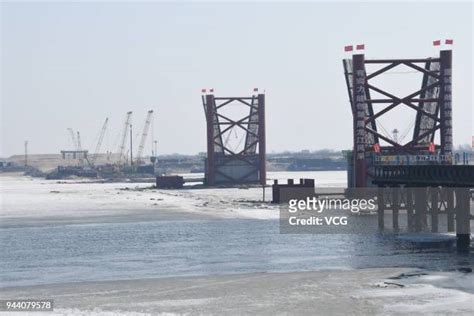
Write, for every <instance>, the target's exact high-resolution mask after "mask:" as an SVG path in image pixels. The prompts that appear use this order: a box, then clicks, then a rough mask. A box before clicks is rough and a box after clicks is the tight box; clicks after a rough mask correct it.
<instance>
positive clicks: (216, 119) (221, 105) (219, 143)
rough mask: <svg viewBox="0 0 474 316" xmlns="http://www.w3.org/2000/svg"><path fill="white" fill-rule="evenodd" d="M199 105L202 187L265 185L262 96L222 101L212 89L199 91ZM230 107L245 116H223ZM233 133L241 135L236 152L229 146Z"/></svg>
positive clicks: (255, 91) (228, 98)
mask: <svg viewBox="0 0 474 316" xmlns="http://www.w3.org/2000/svg"><path fill="white" fill-rule="evenodd" d="M202 103H203V106H204V112H205V114H206V122H207V157H206V162H205V180H204V182H205V184H206V185H209V186H212V185H238V184H261V185H265V183H266V166H265V161H266V148H265V147H266V145H265V94H259V93H258V90H257V89H254V92H253V94H252V95H251V96H248V97H221V96H215V95H214V90H213V89H211V90H209V92H208V91H207V90H202ZM229 107H231V108H232V107H241V108H242V107H243V111H241V113H244V114H243V115H242V116H239V115H237V116H238V117H235V116H236V115H235V113H234V115H232V116H231V115H228V114H225V113H224V112H225V110H226V109H228V108H229ZM236 129H237V130H239V131H240V132H242V133H240V137H239V139H238V140H237V142H238V144H241V146H240V147H239V146H237V147H239V148H236V147H233V146H231V145H230V144H229V142H228V140H229V138H230V137H229V136H231V133H233V131H234V132H235V130H236ZM235 135H236V137H237V134H235Z"/></svg>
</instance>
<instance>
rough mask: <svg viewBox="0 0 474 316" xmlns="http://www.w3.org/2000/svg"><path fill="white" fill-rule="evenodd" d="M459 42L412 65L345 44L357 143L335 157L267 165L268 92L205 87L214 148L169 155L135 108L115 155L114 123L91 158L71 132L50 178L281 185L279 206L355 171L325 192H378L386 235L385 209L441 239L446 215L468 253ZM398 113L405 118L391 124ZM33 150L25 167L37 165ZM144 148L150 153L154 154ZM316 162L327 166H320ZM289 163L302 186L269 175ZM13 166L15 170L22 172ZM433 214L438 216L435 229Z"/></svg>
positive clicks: (159, 184)
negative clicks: (109, 141)
mask: <svg viewBox="0 0 474 316" xmlns="http://www.w3.org/2000/svg"><path fill="white" fill-rule="evenodd" d="M441 42H442V41H441V40H437V41H434V42H433V46H434V47H435V48H437V47H440V46H441ZM452 44H453V41H452V40H450V39H447V40H445V41H443V47H442V48H440V49H438V50H437V52H438V55H437V56H430V57H422V58H420V57H418V56H416V57H413V58H403V59H397V58H381V59H375V58H366V56H365V45H364V44H358V45H348V46H346V47H344V53H345V58H344V59H343V60H342V65H343V68H342V70H343V71H342V74H343V76H344V79H345V83H346V87H345V89H346V91H347V93H348V100H349V102H348V105H347V108H348V111H350V113H351V114H352V122H351V123H352V127H353V128H352V139H353V146H352V149H349V150H344V151H341V152H340V153H339V156H337V155H336V156H334V153H329V154H327V155H326V156H324V157H323V158H322V159H321V158H318V159H319V160H317V159H316V160H315V159H314V158H313V159H308V158H307V157H308V154H309V152H308V153H306V156H305V155H302V156H300V157H302V158H298V157H297V156H294V155H293V156H291V155H290V156H289V157H288V156H278V155H276V156H275V155H273V156H272V157H271V158H268V157H267V149H266V136H267V133H271V131H267V130H266V115H267V114H268V113H271V105H270V106H268V107H267V105H266V95H265V93H262V92H259V89H258V88H254V89H253V91H252V92H251V93H250V94H249V95H247V96H221V95H216V94H215V92H214V89H207V88H206V89H202V90H201V104H202V107H203V112H204V115H203V118H202V120H203V123H205V126H206V129H205V131H206V133H205V135H202V137H203V138H205V140H206V151H205V152H203V153H202V154H199V155H197V156H175V157H166V156H162V155H161V156H160V155H159V148H158V141H157V138H160V137H166V135H158V137H156V135H154V127H153V126H154V124H155V122H154V111H153V110H149V111H148V112H147V113H146V117H145V119H144V122H143V123H142V125H141V126H139V127H138V128H137V127H136V125H134V124H132V115H133V113H132V112H131V111H129V112H127V113H126V114H125V118H124V119H123V123H122V125H121V129H120V131H119V133H117V135H116V136H115V137H116V141H115V143H114V144H113V145H112V146H110V147H109V148H107V149H104V146H103V143H104V138H105V135H106V133H107V130H108V126H109V118H105V120H104V121H103V124H102V126H101V128H100V129H99V133H98V136H97V138H96V141H95V143H94V145H93V146H91V147H92V148H94V150H93V151H92V152H90V151H89V150H88V149H86V148H85V147H84V146H83V142H82V140H81V133H80V131H78V130H74V129H73V128H68V129H67V134H68V138H69V142H70V145H69V146H70V147H69V148H67V149H63V150H61V151H60V159H61V160H60V162H59V164H58V165H57V166H55V167H54V169H53V170H52V171H49V172H48V173H46V174H41V175H42V176H45V178H46V179H71V178H91V179H97V180H99V181H117V182H121V181H132V182H149V183H154V184H155V186H154V188H157V189H185V188H188V189H189V188H204V189H205V188H243V187H244V188H262V189H263V197H262V199H263V201H265V188H266V187H267V186H269V185H272V193H273V196H272V198H271V201H272V202H273V203H276V204H278V203H286V202H288V200H290V199H292V198H304V197H311V196H321V194H319V195H318V193H317V189H316V187H317V186H318V179H317V178H316V179H315V178H311V174H308V173H306V172H310V171H311V170H315V171H318V170H346V174H347V185H346V187H345V188H344V190H343V191H341V190H340V189H337V190H335V191H334V192H326V194H328V195H331V196H347V197H351V198H354V197H357V195H360V194H361V192H362V191H363V190H367V189H372V191H370V192H371V193H370V194H371V195H373V196H377V201H378V203H379V205H378V214H379V228H380V229H381V230H383V229H384V227H385V224H384V219H385V213H384V212H385V211H386V210H390V212H391V214H392V215H393V218H392V220H391V225H392V226H393V227H392V228H393V229H394V230H398V229H399V228H400V227H399V219H398V217H399V214H400V210H404V211H405V212H404V214H406V215H405V216H406V217H407V225H408V226H407V229H409V230H413V231H422V230H426V229H428V227H427V226H428V225H429V226H431V228H430V229H431V231H432V232H438V224H437V223H438V222H439V220H438V217H439V216H447V221H448V222H447V223H448V231H450V232H452V231H457V232H458V234H460V235H462V236H460V237H459V238H458V240H459V247H460V248H466V247H467V245H469V234H470V231H469V225H470V224H469V223H470V221H471V219H472V215H470V213H469V208H466V205H469V203H470V202H469V200H470V198H471V195H472V194H471V188H472V187H473V186H474V168H473V165H472V162H473V159H472V156H471V155H472V153H470V152H459V151H458V152H456V151H455V150H454V148H453V120H452V111H453V108H454V109H455V105H453V101H452V91H453V87H452V86H453V84H452V72H453V70H452V65H453V52H452V49H451V46H452ZM394 74H403V75H405V74H408V75H411V76H412V77H414V78H415V80H412V81H410V84H407V83H406V82H405V84H404V86H409V89H408V90H407V91H398V90H397V88H398V86H402V85H401V82H400V81H401V80H406V79H405V78H404V77H399V78H400V79H398V78H396V79H394V78H393V77H392V78H390V75H394ZM387 77H389V78H390V79H391V80H386V78H387ZM397 80H398V82H397ZM341 90H342V89H341ZM394 112H395V113H397V112H398V116H394V117H390V116H391V115H392V114H393V113H394ZM400 113H402V115H400ZM401 117H403V118H404V119H403V120H402V121H401V120H400V118H401ZM147 144H148V146H146V145H147ZM27 145H28V143H25V155H24V167H25V168H26V167H27V166H28V165H29V163H31V161H30V162H28V148H27ZM145 148H149V149H151V150H150V152H148V153H145ZM331 155H332V156H331ZM309 157H311V156H309ZM315 161H316V166H317V165H318V163H319V164H320V166H323V167H319V169H317V168H316V169H311V168H314V167H311V166H314V165H315ZM322 161H323V162H322ZM283 163H286V168H287V170H288V171H295V168H296V170H301V171H302V172H303V174H302V175H301V176H300V179H299V181H298V182H295V181H294V180H295V179H293V178H289V177H288V178H286V179H281V178H275V177H274V176H268V175H267V168H268V167H269V166H272V170H275V169H273V167H274V166H276V165H277V164H283ZM290 166H297V167H291V168H293V169H290ZM5 168H6V169H7V170H8V168H10V169H12V170H15V166H13V165H9V166H5V167H4V169H5ZM180 168H182V169H180ZM298 168H299V169H298ZM321 168H322V169H321ZM20 170H21V168H20ZM282 180H283V182H281V181H282ZM279 181H280V182H279ZM284 182H286V183H284ZM421 188H423V190H424V191H423V192H421V191H420V189H421ZM373 189H376V191H374V190H373ZM361 190H362V191H361ZM367 192H369V191H365V193H367ZM420 192H421V193H420ZM428 201H429V202H428ZM427 216H430V217H431V221H430V222H429V223H428V221H427ZM454 219H456V221H457V222H456V224H454Z"/></svg>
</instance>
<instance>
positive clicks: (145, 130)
mask: <svg viewBox="0 0 474 316" xmlns="http://www.w3.org/2000/svg"><path fill="white" fill-rule="evenodd" d="M152 117H153V110H150V111H148V114H147V116H146V120H145V125H144V126H143V132H142V137H141V139H140V144H139V146H138V152H137V163H140V160H141V158H142V154H143V149H144V148H145V142H146V138H147V136H148V130H149V129H150V123H151V120H152Z"/></svg>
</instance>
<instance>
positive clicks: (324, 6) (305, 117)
mask: <svg viewBox="0 0 474 316" xmlns="http://www.w3.org/2000/svg"><path fill="white" fill-rule="evenodd" d="M1 6H2V14H1V17H2V33H1V34H2V42H1V43H2V45H1V54H2V69H1V74H2V77H1V79H2V82H1V87H2V113H1V124H2V126H1V141H2V144H1V152H0V156H9V155H12V154H17V153H22V152H23V142H24V140H26V139H28V140H29V144H30V145H29V150H30V152H32V153H58V152H59V150H60V149H64V148H67V147H70V142H69V141H68V133H67V128H68V127H71V128H73V129H75V130H79V131H80V132H81V134H82V139H83V141H82V142H83V147H85V148H87V149H89V150H91V151H92V150H93V148H94V147H95V143H94V142H95V141H96V138H97V135H98V133H99V129H100V127H101V125H102V123H103V121H104V119H105V117H109V118H110V125H109V127H110V128H109V130H108V136H107V138H106V141H105V143H104V149H108V150H115V148H111V146H112V145H113V144H114V140H115V139H116V138H117V135H118V133H119V130H120V129H121V125H122V122H123V120H124V116H125V112H127V111H130V110H131V111H133V112H134V117H133V123H134V126H136V127H137V129H136V130H138V129H139V128H141V126H142V125H143V122H144V120H145V115H146V111H147V110H148V109H154V110H155V112H156V115H155V128H154V132H155V137H156V138H157V139H158V142H159V145H158V147H159V153H174V152H179V153H197V152H202V151H205V148H206V147H205V146H206V145H205V144H206V141H205V119H204V114H203V108H202V104H201V98H200V95H201V88H204V87H213V88H214V89H215V92H216V94H217V95H223V96H242V95H248V94H250V93H251V91H252V88H254V87H259V88H260V91H262V90H265V91H266V98H267V102H266V103H267V107H266V113H267V148H268V151H269V152H270V151H282V150H301V149H311V150H312V149H319V148H333V149H346V148H350V147H351V142H352V134H351V132H352V118H351V111H350V107H349V103H348V101H347V100H348V96H347V91H346V87H345V82H344V76H343V72H342V64H341V59H342V58H343V57H344V53H343V49H342V48H343V46H344V45H346V44H358V43H365V45H366V56H367V58H371V57H372V58H389V57H394V58H399V57H400V58H403V57H427V56H432V55H435V54H437V53H436V51H435V49H434V48H433V46H432V41H433V40H436V39H445V38H453V39H454V41H455V46H454V48H453V49H454V62H453V63H454V78H453V80H454V81H453V88H454V92H453V97H454V102H453V112H454V119H453V121H454V125H455V128H454V142H455V144H461V143H470V140H471V134H474V133H473V127H472V121H473V113H472V112H473V111H472V108H473V102H472V101H473V94H472V93H473V79H472V77H473V76H472V74H473V63H472V56H473V24H472V19H473V8H472V3H470V2H465V3H457V4H456V3H453V2H452V1H449V2H445V3H435V4H432V3H431V4H430V3H427V2H420V3H417V4H414V3H398V4H393V3H392V4H388V3H383V4H377V3H374V2H372V3H371V2H366V3H335V2H330V3H323V2H311V3H284V2H283V3H281V2H280V3H276V2H275V3H273V2H265V3H172V2H170V3H164V2H144V3H136V2H133V3H132V2H129V3H126V2H123V3H113V2H107V3H99V2H77V3H66V2H64V3H61V2H51V3H38V2H35V3H18V2H17V3H13V2H11V3H9V2H3V3H2V5H1ZM409 77H410V74H409V73H406V74H404V73H403V72H401V73H400V74H398V75H397V73H394V74H392V76H391V77H390V80H392V82H393V83H394V84H396V85H398V86H397V87H398V88H403V85H404V84H407V83H408V82H411V81H410V80H412V79H409ZM405 78H407V79H406V80H404V79H405ZM416 80H419V79H416ZM414 82H415V83H414V85H411V86H410V87H409V89H407V91H406V92H408V93H409V92H411V91H413V90H414V89H418V88H419V85H420V83H418V82H417V81H414ZM407 87H408V85H407ZM407 87H405V88H407ZM387 89H388V90H390V89H389V88H388V87H387ZM391 91H392V90H391ZM408 93H407V94H408ZM410 113H413V112H410ZM413 118H414V116H411V117H408V116H407V114H406V113H405V112H400V113H398V116H397V115H395V118H394V119H389V120H387V121H386V122H385V123H384V124H387V125H386V126H385V127H386V129H387V130H388V131H390V130H391V129H393V128H394V127H397V128H398V129H399V130H401V131H404V130H405V129H407V128H408V127H407V126H409V125H410V124H411V122H412V121H413ZM147 153H149V149H147Z"/></svg>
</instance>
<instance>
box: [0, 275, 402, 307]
mask: <svg viewBox="0 0 474 316" xmlns="http://www.w3.org/2000/svg"><path fill="white" fill-rule="evenodd" d="M406 271H407V270H406V269H367V270H360V271H332V272H323V271H321V272H298V273H258V274H241V275H226V276H209V277H191V278H169V279H149V280H136V281H111V282H91V283H89V282H88V283H76V284H74V283H73V284H58V285H45V286H34V287H19V288H9V289H8V288H7V289H1V290H0V296H1V297H2V298H20V297H31V298H32V297H41V298H52V299H54V301H55V310H56V312H57V313H69V312H72V313H76V314H77V313H79V314H80V313H84V314H85V313H89V312H93V311H95V312H105V311H108V312H114V313H126V312H139V313H151V314H156V313H179V314H181V313H193V314H254V313H258V314H261V313H264V314H278V313H291V314H314V313H317V314H319V315H329V314H344V313H345V312H346V311H351V313H352V314H357V315H368V314H374V313H377V312H381V311H382V308H383V306H382V305H375V304H373V303H372V302H371V300H369V299H360V298H357V297H354V296H353V294H354V293H355V292H357V291H360V290H364V289H371V288H373V287H374V286H376V284H377V283H378V282H382V281H383V279H385V278H386V277H390V276H395V275H397V274H400V273H403V272H406Z"/></svg>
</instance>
